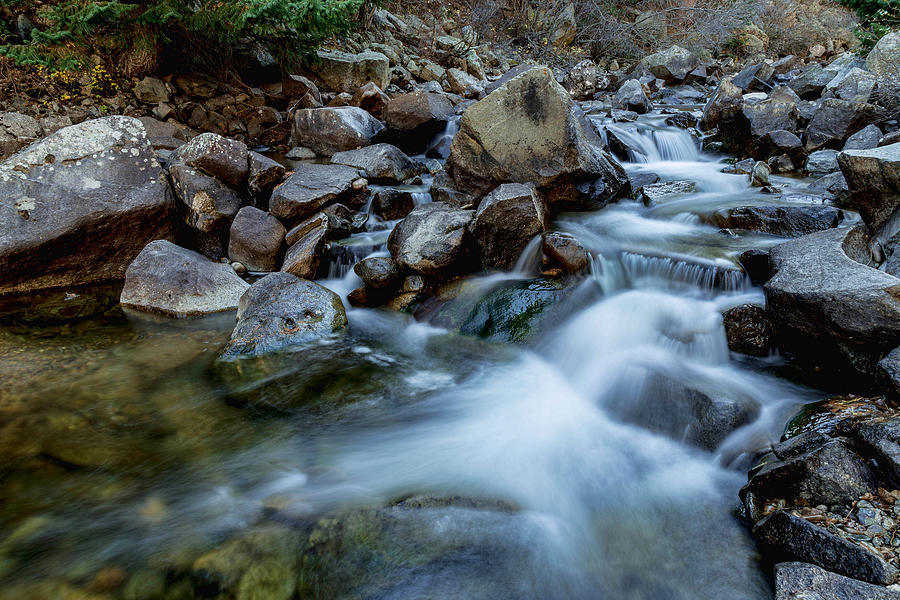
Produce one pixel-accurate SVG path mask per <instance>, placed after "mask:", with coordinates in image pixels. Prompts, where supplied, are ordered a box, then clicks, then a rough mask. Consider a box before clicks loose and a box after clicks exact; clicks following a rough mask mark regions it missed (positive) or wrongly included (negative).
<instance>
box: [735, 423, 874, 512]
mask: <svg viewBox="0 0 900 600" xmlns="http://www.w3.org/2000/svg"><path fill="white" fill-rule="evenodd" d="M878 485H879V478H878V475H877V474H876V473H875V472H874V471H873V470H872V468H871V466H870V464H869V462H868V461H867V460H865V459H864V458H863V457H861V456H860V455H859V454H857V453H856V452H855V451H854V450H853V448H852V446H851V445H850V443H849V442H848V441H846V440H844V439H842V438H830V437H828V436H826V435H825V434H822V433H819V432H816V431H812V432H809V433H805V434H802V435H799V436H797V437H794V438H791V439H789V440H787V441H786V442H782V443H781V444H778V445H777V446H775V447H774V448H773V449H772V452H771V453H769V454H767V455H766V456H764V457H763V458H762V460H761V462H760V464H759V466H757V467H756V468H755V469H754V472H752V477H751V479H750V481H749V483H747V485H746V486H745V487H744V488H743V489H742V490H741V496H742V497H743V498H744V503H745V505H748V506H750V507H751V510H750V513H751V514H755V513H756V512H757V510H758V509H756V508H754V507H762V506H764V505H765V504H766V503H768V502H771V501H774V500H778V499H784V500H788V501H793V500H794V499H797V498H803V499H805V500H807V501H809V503H810V504H811V505H813V506H816V505H818V504H827V505H829V506H830V505H834V504H851V503H853V502H854V501H855V500H856V499H857V498H859V497H860V496H862V495H863V494H865V493H867V492H869V491H872V490H877V489H878Z"/></svg>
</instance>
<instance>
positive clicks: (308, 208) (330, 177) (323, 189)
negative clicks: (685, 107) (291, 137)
mask: <svg viewBox="0 0 900 600" xmlns="http://www.w3.org/2000/svg"><path fill="white" fill-rule="evenodd" d="M358 178H359V172H358V171H357V170H356V169H354V168H352V167H347V166H344V165H318V164H310V163H303V164H299V165H297V167H296V168H295V169H294V174H293V175H291V176H290V177H288V178H287V179H286V180H285V182H284V183H282V184H281V185H280V186H278V187H277V188H275V191H273V192H272V197H271V199H270V200H269V212H271V213H272V214H273V215H274V216H276V217H278V218H279V219H284V220H286V221H291V222H293V223H296V222H298V221H302V220H303V219H305V218H307V217H310V216H312V215H313V214H315V213H316V212H317V211H318V210H319V209H320V208H322V207H323V206H326V205H328V204H331V203H334V202H342V201H344V200H345V199H347V198H349V197H350V196H352V195H353V182H354V181H355V180H356V179H358Z"/></svg>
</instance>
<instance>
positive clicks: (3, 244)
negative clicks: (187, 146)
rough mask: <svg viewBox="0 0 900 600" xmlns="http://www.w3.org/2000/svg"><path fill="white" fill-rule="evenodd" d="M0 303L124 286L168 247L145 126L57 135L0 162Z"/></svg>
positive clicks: (123, 120) (88, 125)
mask: <svg viewBox="0 0 900 600" xmlns="http://www.w3.org/2000/svg"><path fill="white" fill-rule="evenodd" d="M0 198H2V200H0V231H2V232H3V234H2V235H0V295H3V294H10V293H21V292H28V291H33V290H39V289H44V288H52V287H63V286H73V285H82V284H87V283H99V282H104V281H113V280H118V279H122V278H123V277H124V275H125V269H126V268H127V267H128V265H129V264H131V262H132V261H133V260H134V258H135V257H136V256H137V255H138V253H140V252H141V250H142V249H143V248H144V246H146V245H147V243H148V242H150V241H151V240H154V239H171V236H172V226H171V220H170V215H171V213H172V211H173V208H174V203H173V201H172V197H171V194H170V192H169V186H168V184H167V182H166V179H165V176H164V175H163V173H162V170H161V169H160V167H159V164H158V163H157V162H156V159H155V158H154V155H153V148H152V147H151V146H150V143H149V141H148V140H147V136H146V134H145V130H144V127H143V125H141V123H140V121H138V120H136V119H131V118H128V117H106V118H103V119H97V120H95V121H85V122H83V123H80V124H78V125H73V126H71V127H66V128H63V129H60V130H59V131H57V132H56V133H54V134H52V135H50V136H48V137H46V138H44V139H43V140H41V141H39V142H36V143H34V144H32V145H31V146H29V147H28V148H27V149H26V150H23V151H22V152H20V153H18V154H16V155H13V156H12V157H10V158H9V159H7V160H5V161H3V162H2V163H0Z"/></svg>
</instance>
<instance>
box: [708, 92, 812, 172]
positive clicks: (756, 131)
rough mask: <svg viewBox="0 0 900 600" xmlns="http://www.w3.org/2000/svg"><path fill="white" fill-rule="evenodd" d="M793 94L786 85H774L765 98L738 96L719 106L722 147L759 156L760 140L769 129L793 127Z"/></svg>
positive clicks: (795, 118)
mask: <svg viewBox="0 0 900 600" xmlns="http://www.w3.org/2000/svg"><path fill="white" fill-rule="evenodd" d="M797 104H798V102H797V97H796V96H795V95H793V94H792V93H791V92H790V90H788V89H786V88H776V89H775V90H774V91H773V92H772V93H771V94H770V95H769V96H768V97H767V98H766V99H764V100H761V101H758V102H752V101H748V100H746V99H744V98H743V97H742V99H741V102H740V103H739V104H738V103H737V101H736V99H735V100H734V101H730V102H729V103H727V104H726V105H725V106H722V107H721V113H720V115H719V136H720V137H721V138H722V142H724V144H725V147H726V148H727V149H729V150H731V151H732V152H735V153H737V154H740V155H744V156H746V155H747V154H748V153H750V154H751V155H754V156H757V158H765V157H762V156H760V151H761V144H760V140H762V139H763V138H764V137H765V136H766V134H768V133H769V132H772V131H779V130H784V131H796V129H797V122H798V117H799V112H798V108H797Z"/></svg>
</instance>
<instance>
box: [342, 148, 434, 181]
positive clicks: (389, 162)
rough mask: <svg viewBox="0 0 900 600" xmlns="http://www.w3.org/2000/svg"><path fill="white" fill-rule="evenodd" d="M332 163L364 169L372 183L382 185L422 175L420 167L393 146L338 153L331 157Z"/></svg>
mask: <svg viewBox="0 0 900 600" xmlns="http://www.w3.org/2000/svg"><path fill="white" fill-rule="evenodd" d="M331 162H332V163H333V164H338V165H347V166H350V167H356V168H357V169H362V170H363V171H365V173H366V177H368V178H369V180H370V181H376V182H380V183H400V182H402V181H406V180H407V179H410V178H411V177H415V176H416V175H418V174H419V173H420V170H419V167H418V166H417V165H416V164H415V163H413V161H411V160H410V159H409V157H408V156H406V155H405V154H404V153H403V151H402V150H400V148H397V147H396V146H392V145H391V144H375V145H373V146H367V147H365V148H360V149H359V150H349V151H347V152H338V153H336V154H334V155H333V156H332V157H331Z"/></svg>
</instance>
